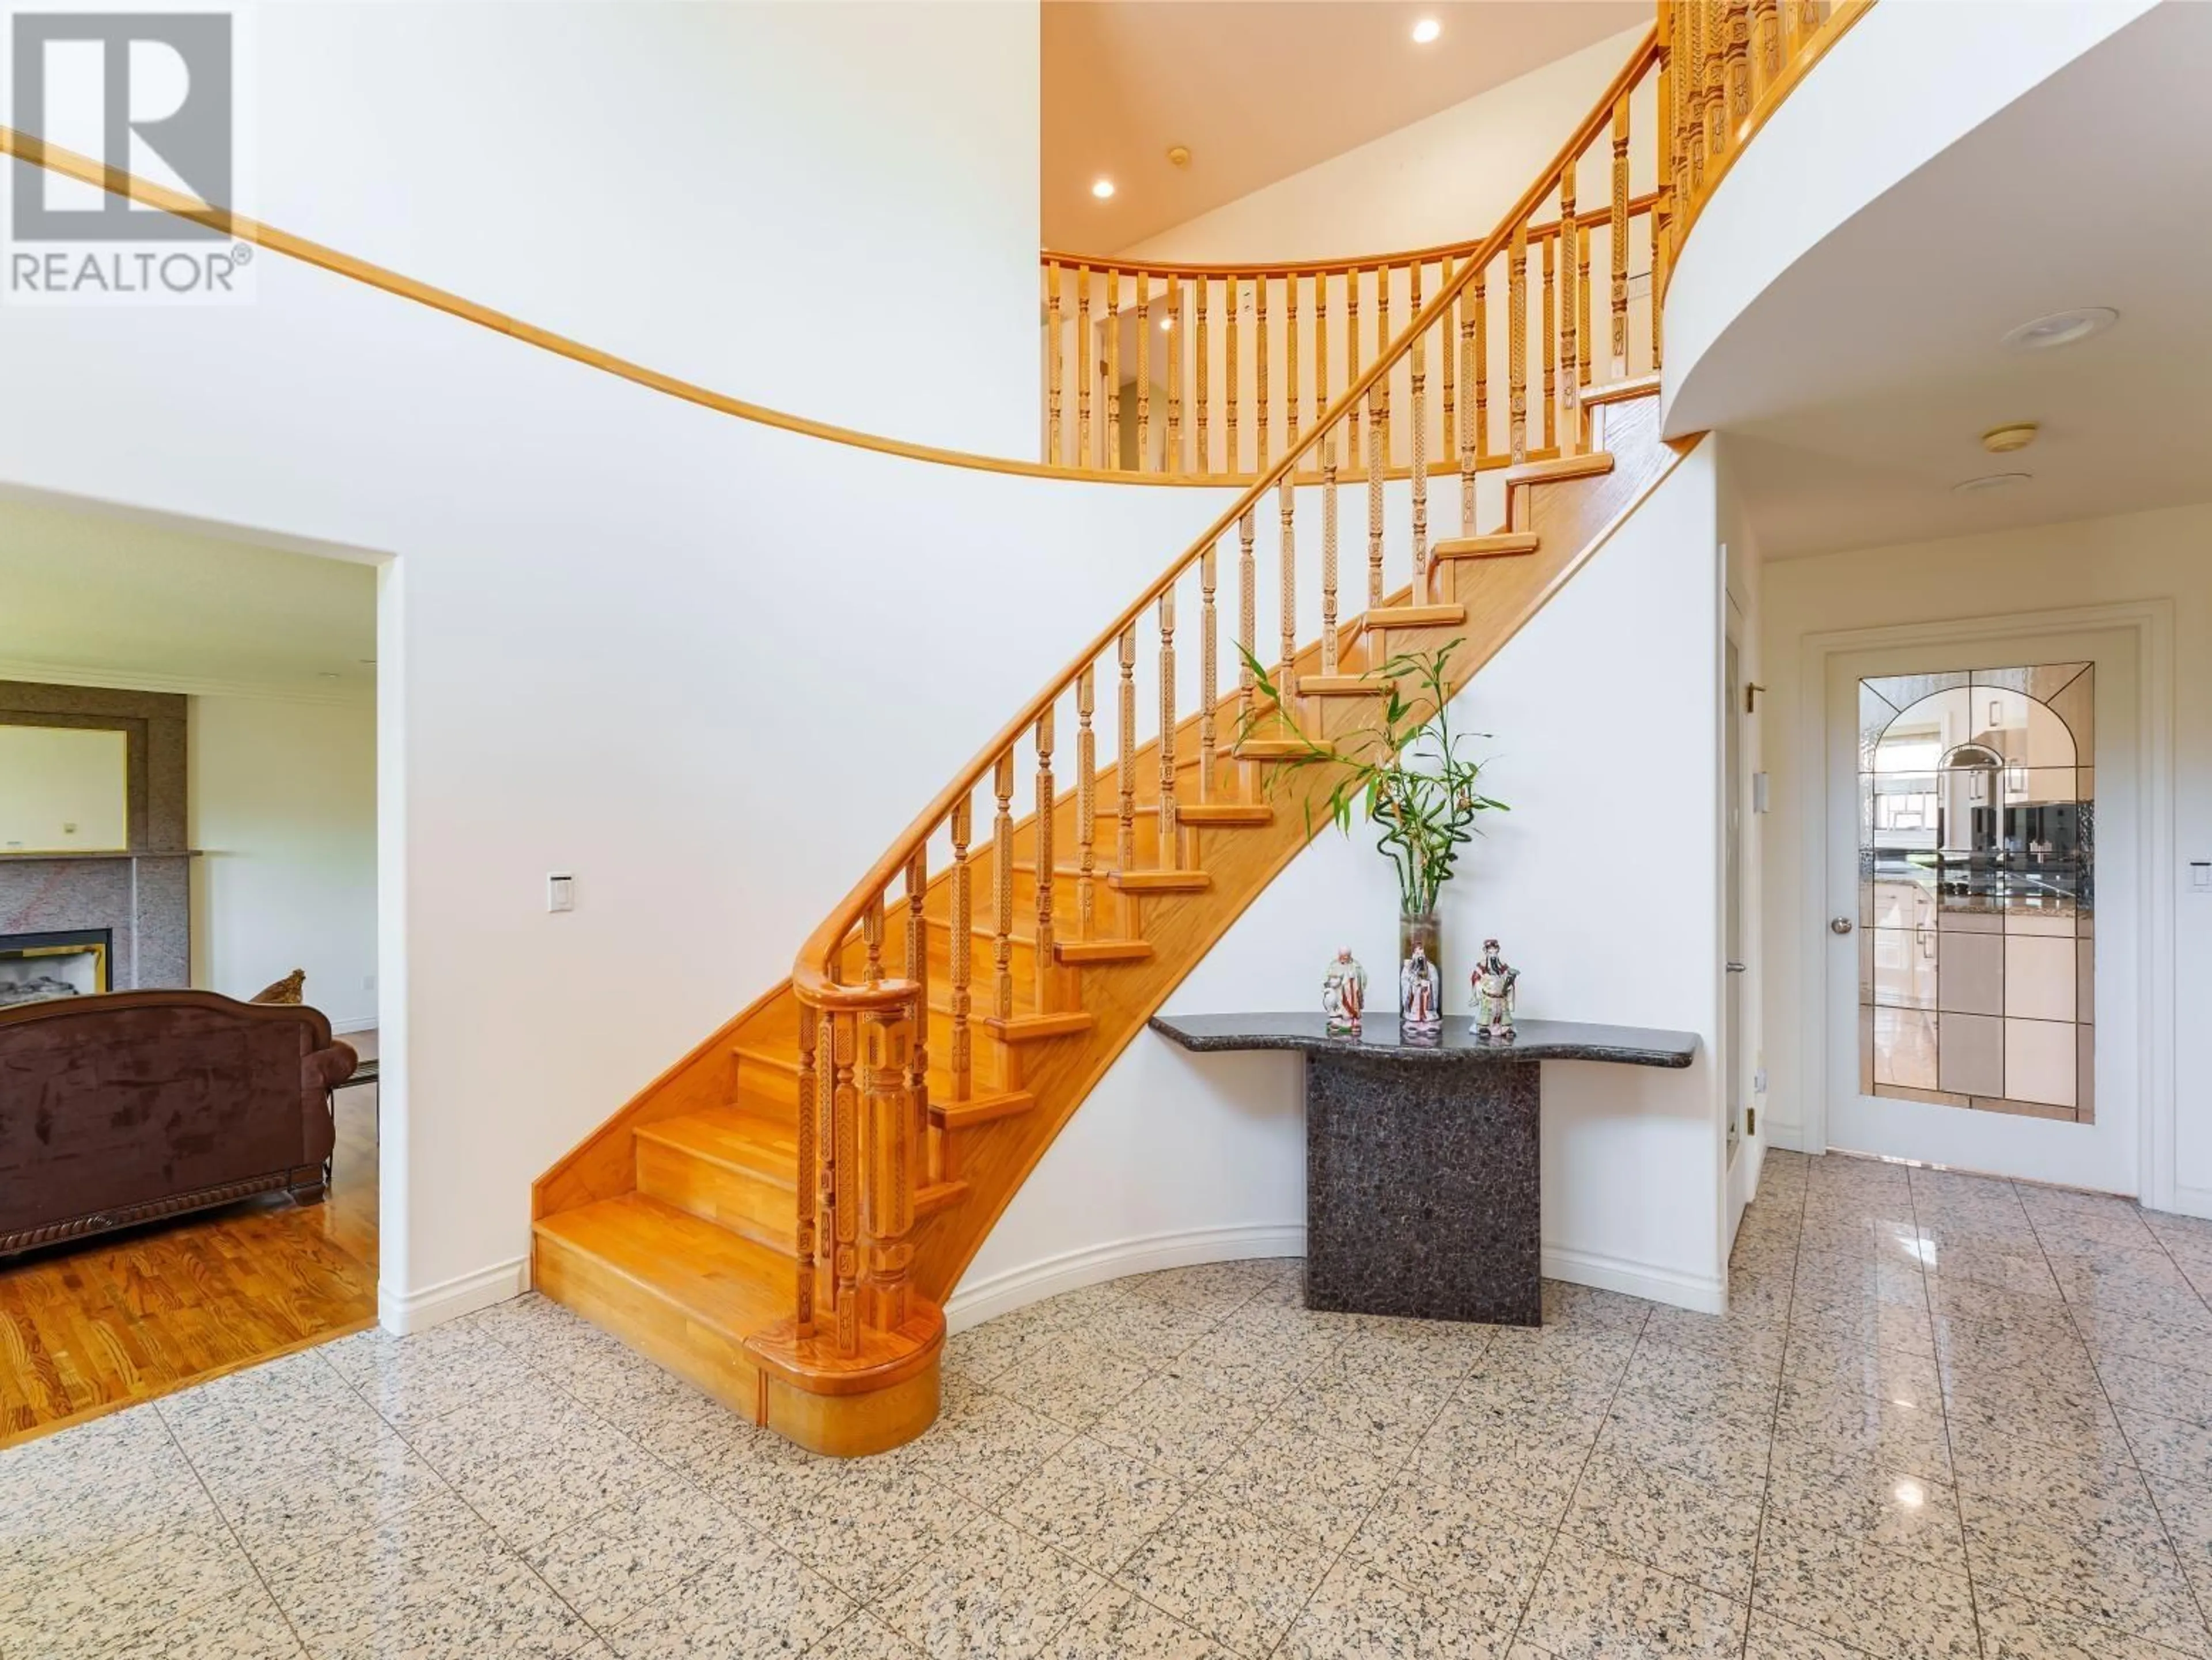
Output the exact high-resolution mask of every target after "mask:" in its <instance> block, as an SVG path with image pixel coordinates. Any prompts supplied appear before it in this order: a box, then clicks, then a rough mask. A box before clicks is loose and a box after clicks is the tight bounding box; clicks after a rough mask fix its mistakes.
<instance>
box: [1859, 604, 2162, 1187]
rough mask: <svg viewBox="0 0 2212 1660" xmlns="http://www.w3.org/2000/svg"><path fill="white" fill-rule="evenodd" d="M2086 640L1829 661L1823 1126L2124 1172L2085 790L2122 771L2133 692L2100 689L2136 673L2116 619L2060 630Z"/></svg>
mask: <svg viewBox="0 0 2212 1660" xmlns="http://www.w3.org/2000/svg"><path fill="white" fill-rule="evenodd" d="M2100 638H2101V637H2100V636H2084V637H2082V638H2081V639H2077V640H2075V641H2073V642H2063V641H2058V640H2037V641H2021V642H2017V646H2018V647H2019V648H2029V647H2033V648H2039V649H2035V650H2033V651H2032V652H2031V651H2028V650H2026V649H2022V650H2020V651H2019V654H2016V655H2015V654H2010V653H2008V654H2005V655H2002V656H2000V655H1997V654H1995V653H1994V652H1992V651H1990V649H1989V648H1987V647H1986V646H1980V647H1977V648H1973V649H1972V653H1971V654H1968V651H1967V650H1966V648H1960V649H1958V650H1956V651H1954V653H1951V654H1948V658H1949V660H1948V661H1947V660H1943V658H1942V657H1940V656H1935V654H1933V653H1931V652H1915V653H1912V654H1903V656H1904V658H1905V660H1904V661H1902V662H1900V660H1899V659H1900V654H1895V653H1892V654H1886V655H1885V656H1884V657H1883V658H1881V659H1880V660H1866V661H1863V662H1840V661H1839V662H1838V667H1837V671H1836V672H1834V673H1833V674H1832V676H1831V680H1830V686H1829V696H1830V730H1831V737H1832V743H1831V751H1832V753H1831V757H1830V768H1829V780H1830V782H1829V791H1830V811H1829V838H1828V839H1829V865H1830V877H1829V887H1830V897H1831V900H1832V906H1831V912H1830V916H1829V919H1828V928H1829V933H1830V938H1829V940H1828V948H1829V951H1830V953H1831V955H1830V962H1829V967H1830V975H1829V986H1830V999H1831V1008H1832V1021H1831V1025H1832V1043H1831V1054H1830V1062H1829V1076H1830V1079H1831V1085H1830V1100H1829V1121H1830V1122H1829V1130H1828V1140H1829V1144H1830V1145H1831V1146H1838V1147H1846V1148H1852V1149H1854V1150H1857V1151H1863V1152H1880V1153H1887V1154H1891V1155H1893V1156H1898V1157H1906V1158H1923V1159H1926V1160H1929V1162H1934V1163H1940V1164H1955V1165H1960V1166H1962V1167H1966V1168H1973V1169H1982V1170H1990V1171H2000V1172H2002V1173H2005V1174H2010V1175H2021V1176H2028V1177H2035V1178H2037V1179H2043V1180H2051V1181H2067V1182H2074V1183H2087V1184H2088V1185H2093V1186H2109V1187H2113V1188H2116V1189H2125V1188H2131V1186H2132V1181H2133V1170H2134V1158H2133V1151H2132V1147H2131V1146H2122V1145H2120V1143H2121V1141H2122V1139H2123V1138H2122V1137H2121V1136H2120V1135H2119V1134H2106V1133H2104V1129H2109V1128H2111V1124H2110V1121H2111V1120H2112V1118H2113V1117H2114V1116H2116V1114H2117V1116H2118V1118H2120V1119H2124V1120H2128V1121H2131V1120H2132V1116H2133V1114H2132V1111H2131V1108H2132V1102H2131V1101H2127V1102H2122V1103H2118V1104H2115V1103H2113V1102H2112V1101H2110V1100H2108V1099H2106V1095H2105V1091H2104V1090H2103V1089H2102V1088H2100V1085H2101V1084H2102V1083H2103V1081H2104V1080H2105V1079H2106V1078H2107V1077H2109V1076H2111V1075H2112V1073H2113V1068H2112V1067H2109V1066H2102V1065H2100V1041H2099V1039H2100V1032H2102V1031H2103V1030H2104V1027H2103V1024H2102V1023H2101V1022H2100V1018H2099V1017H2100V986H2105V987H2109V986H2110V985H2112V984H2113V983H2115V982H2114V980H2113V976H2112V972H2111V970H2112V965H2111V964H2105V963H2102V962H2100V956H2101V955H2102V954H2104V953H2106V952H2107V951H2108V950H2109V948H2110V941H2109V938H2108V934H2109V929H2108V927H2107V926H2106V925H2107V921H2108V919H2107V915H2106V913H2107V911H2108V909H2109V907H2108V905H2107V903H2106V897H2107V896H2108V894H2109V893H2110V891H2111V886H2110V880H2109V879H2110V877H2111V874H2112V872H2111V870H2110V869H2109V868H2108V865H2109V863H2110V860H2111V859H2112V857H2113V856H2114V855H2113V850H2112V849H2111V848H2108V847H2107V846H2106V839H2107V838H2106V837H2105V836H2102V835H2101V834H2100V832H2101V831H2102V830H2104V829H2105V828H2106V825H2105V814H2104V812H2103V811H2102V810H2103V809H2106V807H2108V806H2110V805H2111V802H2110V794H2111V792H2112V789H2113V788H2114V787H2116V786H2117V787H2121V788H2124V789H2125V790H2127V791H2129V792H2130V798H2131V794H2132V790H2133V787H2134V778H2135V764H2134V745H2133V738H2134V722H2133V718H2132V714H2133V712H2132V708H2131V707H2128V708H2119V709H2115V708H2114V707H2113V706H2112V705H2113V699H2114V697H2115V696H2116V695H2117V696H2119V697H2121V698H2122V699H2123V700H2124V702H2127V703H2128V704H2130V705H2131V702H2132V698H2133V687H2134V684H2135V674H2134V665H2133V662H2132V660H2131V659H2130V660H2126V661H2124V662H2121V661H2117V660H2108V657H2109V658H2117V657H2118V656H2119V655H2120V654H2122V653H2123V645H2122V643H2120V642H2121V639H2122V638H2123V637H2113V638H2112V640H2111V641H2109V642H2106V651H2105V653H2101V654H2100V652H2098V651H2095V650H2085V649H2082V647H2083V646H2084V645H2094V644H2097V643H2099V642H2100ZM2069 644H2070V645H2071V646H2072V648H2073V649H2071V650H2065V649H2054V648H2059V647H2063V646H2065V645H2069ZM1931 657H1932V658H1933V660H1931ZM2116 678H2117V682H2118V684H2117V688H2116V685H2115V684H2114V683H2115V680H2116ZM2100 746H2102V747H2103V748H2105V749H2112V748H2113V747H2115V746H2117V747H2118V749H2119V750H2120V751H2122V752H2121V753H2120V754H2119V755H2118V756H2117V757H2112V756H2107V755H2101V754H2100ZM2114 760H2116V761H2117V763H2118V764H2117V767H2113V766H2108V765H2107V764H2106V762H2108V761H2114ZM2133 808H2134V804H2133V801H2132V799H2130V800H2129V801H2127V802H2126V803H2125V804H2124V806H2123V808H2122V811H2121V818H2122V819H2123V821H2124V824H2126V825H2127V826H2128V827H2129V828H2130V834H2131V833H2132V825H2133V822H2134V812H2133ZM2118 857H2119V859H2120V860H2121V863H2122V865H2123V866H2128V867H2130V868H2131V866H2130V849H2128V848H2123V849H2121V850H2119V853H2118ZM2125 891H2126V890H2125V889H2124V888H2123V890H2122V893H2123V895H2124V894H2125ZM2126 909H2128V911H2129V913H2130V914H2129V915H2127V916H2126V917H2125V918H2124V926H2123V928H2122V933H2123V934H2124V937H2125V939H2133V937H2134V918H2133V915H2132V909H2133V908H2132V906H2128V907H2126ZM2117 1007H2118V1008H2119V1009H2120V1010H2121V1011H2122V1012H2125V1006H2124V1005H2120V1006H2117ZM2123 1027H2124V1030H2123V1032H2122V1036H2123V1037H2128V1036H2129V1035H2130V1032H2131V1024H2130V1022H2127V1021H2124V1023H2123ZM1839 1051H1840V1052H1839ZM2100 1126H2101V1127H2103V1129H2100Z"/></svg>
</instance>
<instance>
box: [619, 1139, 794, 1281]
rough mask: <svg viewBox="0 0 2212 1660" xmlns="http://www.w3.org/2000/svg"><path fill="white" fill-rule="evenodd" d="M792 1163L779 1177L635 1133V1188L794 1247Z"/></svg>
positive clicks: (760, 1239)
mask: <svg viewBox="0 0 2212 1660" xmlns="http://www.w3.org/2000/svg"><path fill="white" fill-rule="evenodd" d="M797 1175H798V1172H797V1171H796V1169H793V1170H792V1171H787V1172H786V1173H785V1176H784V1178H783V1179H782V1180H781V1181H780V1182H779V1181H773V1180H770V1179H769V1178H767V1177H763V1176H761V1175H758V1174H757V1173H755V1172H753V1171H746V1170H739V1169H736V1168H733V1167H732V1166H730V1165H728V1164H721V1163H719V1162H716V1161H714V1160H712V1159H708V1158H701V1157H700V1156H699V1155H698V1154H696V1153H695V1152H690V1151H689V1150H687V1149H684V1148H682V1147H676V1146H669V1145H667V1144H665V1143H664V1142H660V1141H656V1140H652V1139H650V1138H649V1137H647V1136H643V1135H641V1136H640V1137H639V1138H638V1141H637V1190H638V1191H639V1192H640V1193H642V1194H647V1195H651V1196H652V1197H653V1198H655V1199H658V1200H659V1201H661V1202H662V1203H663V1204H667V1205H673V1206H674V1207H676V1208H677V1209H678V1210H680V1211H683V1212H684V1213H687V1214H688V1215H691V1216H696V1217H697V1218H699V1219H700V1220H702V1221H704V1222H712V1223H714V1225H717V1226H718V1227H725V1228H727V1229H729V1230H730V1231H731V1232H732V1233H738V1234H742V1235H744V1237H746V1238H748V1239H750V1240H753V1241H754V1242H756V1243H759V1244H763V1245H767V1246H769V1247H771V1248H772V1249H774V1250H780V1251H784V1252H787V1253H788V1254H790V1255H791V1256H794V1257H795V1256H797V1255H798V1253H799V1207H798V1201H797V1199H796V1197H795V1196H794V1184H795V1183H796V1180H797Z"/></svg>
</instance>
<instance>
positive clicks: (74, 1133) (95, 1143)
mask: <svg viewBox="0 0 2212 1660" xmlns="http://www.w3.org/2000/svg"><path fill="white" fill-rule="evenodd" d="M354 1059H355V1057H354V1052H353V1049H352V1048H351V1046H350V1045H349V1044H346V1043H339V1042H337V1040H335V1039H334V1038H332V1037H331V1023H330V1021H329V1020H328V1019H327V1018H325V1016H324V1015H323V1014H322V1013H321V1012H320V1011H319V1010H316V1009H312V1008H307V1007H303V1006H289V1007H287V1006H276V1005H270V1004H263V1003H240V1002H236V1001H234V1000H232V999H230V998H228V997H222V996H218V995H217V994H215V993H214V992H206V991H126V992H117V993H112V994H108V995H106V996H98V997H63V998H56V999H53V1000H50V1001H46V1002H41V1003H30V1004H25V1005H21V1006H15V1007H12V1008H6V1009H0V1255H5V1254H8V1253H12V1252H15V1251H21V1250H30V1249H32V1248H33V1247H34V1246H39V1245H49V1244H53V1243H57V1242H59V1241H62V1240H68V1239H76V1238H82V1237H85V1236H87V1235H90V1234H96V1233H103V1232H106V1231H107V1230H109V1229H111V1228H120V1227H127V1226H130V1225H132V1224H134V1223H138V1222H146V1221H151V1220H153V1219H155V1218H158V1217H164V1216H173V1215H176V1214H178V1213H181V1212H184V1211H191V1210H198V1209H201V1208H203V1207H206V1206H210V1205H223V1204H228V1203H230V1202H232V1201H234V1200H239V1199H245V1198H248V1197H250V1196H252V1195H255V1194H259V1193H270V1192H276V1191H278V1190H289V1192H290V1193H291V1194H292V1195H294V1196H295V1198H297V1199H300V1200H301V1201H310V1202H311V1201H315V1200H319V1199H320V1198H321V1197H322V1196H323V1183H324V1180H325V1164H326V1161H327V1160H328V1159H329V1158H330V1155H331V1144H332V1141H333V1140H334V1139H335V1136H334V1132H333V1129H332V1127H331V1090H332V1089H333V1088H335V1087H336V1086H337V1085H338V1084H340V1083H342V1082H343V1081H344V1080H345V1079H346V1078H347V1077H348V1076H349V1075H350V1074H351V1073H352V1072H353V1069H354Z"/></svg>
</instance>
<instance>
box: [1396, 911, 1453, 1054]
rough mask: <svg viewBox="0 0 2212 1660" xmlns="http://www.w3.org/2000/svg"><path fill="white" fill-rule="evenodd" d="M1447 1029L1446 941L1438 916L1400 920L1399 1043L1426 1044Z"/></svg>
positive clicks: (1401, 917) (1430, 914)
mask: <svg viewBox="0 0 2212 1660" xmlns="http://www.w3.org/2000/svg"><path fill="white" fill-rule="evenodd" d="M1443 1030H1444V966H1443V935H1442V931H1441V930H1440V928H1439V927H1438V925H1437V914H1436V913H1435V912H1434V911H1428V912H1425V913H1423V914H1420V915H1412V914H1407V913H1401V915H1399V918H1398V1041H1399V1042H1400V1043H1416V1044H1422V1045H1427V1044H1431V1043H1436V1042H1437V1041H1438V1040H1439V1039H1440V1038H1441V1037H1443Z"/></svg>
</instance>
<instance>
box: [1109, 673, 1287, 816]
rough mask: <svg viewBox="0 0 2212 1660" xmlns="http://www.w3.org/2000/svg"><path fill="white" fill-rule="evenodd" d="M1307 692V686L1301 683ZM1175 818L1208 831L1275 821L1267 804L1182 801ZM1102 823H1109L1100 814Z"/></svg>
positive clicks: (1149, 809)
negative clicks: (1216, 828)
mask: <svg viewBox="0 0 2212 1660" xmlns="http://www.w3.org/2000/svg"><path fill="white" fill-rule="evenodd" d="M1299 684H1300V689H1301V690H1304V682H1303V681H1302V682H1300V683H1299ZM1136 816H1137V817H1138V818H1158V817H1159V816H1160V807H1159V803H1158V802H1157V801H1151V802H1147V803H1146V804H1145V805H1144V806H1140V807H1139V808H1138V809H1137V810H1136ZM1176 818H1178V819H1179V820H1181V821H1182V823H1183V824H1188V825H1191V826H1193V827H1194V828H1196V829H1200V830H1205V829H1209V828H1215V827H1218V828H1223V829H1231V828H1233V829H1239V830H1256V829H1259V828H1261V827H1263V826H1265V825H1268V824H1273V823H1274V822H1275V810H1274V808H1273V807H1271V806H1268V805H1267V803H1266V802H1265V801H1179V802H1177V803H1176ZM1100 822H1101V823H1102V824H1103V823H1106V822H1109V821H1108V818H1107V816H1105V815H1101V818H1100Z"/></svg>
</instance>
